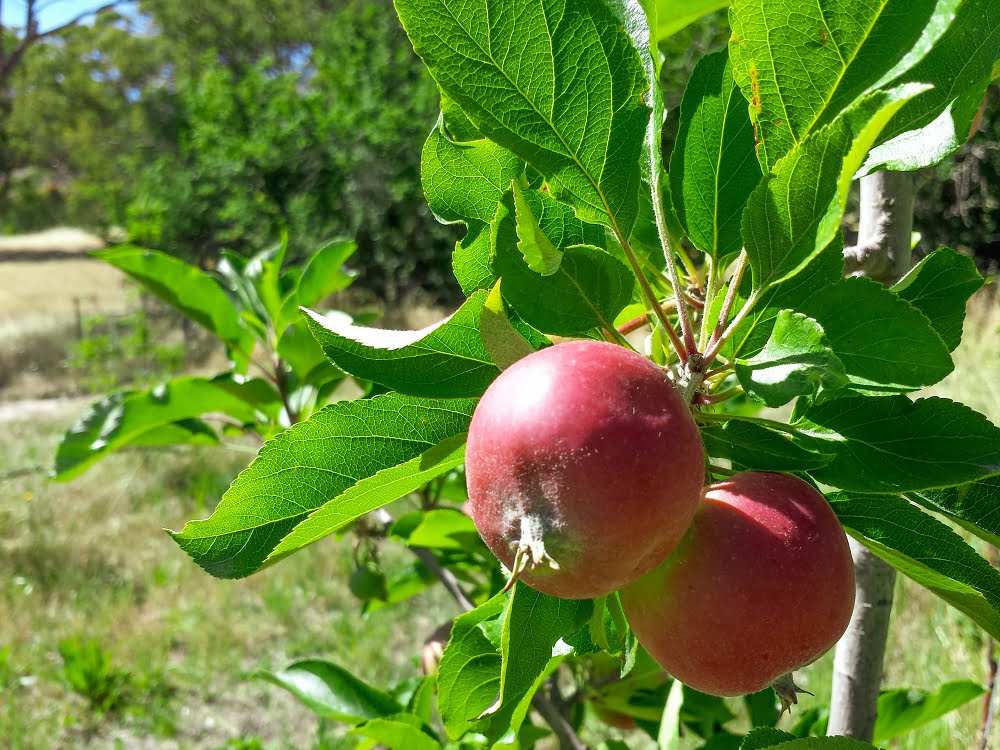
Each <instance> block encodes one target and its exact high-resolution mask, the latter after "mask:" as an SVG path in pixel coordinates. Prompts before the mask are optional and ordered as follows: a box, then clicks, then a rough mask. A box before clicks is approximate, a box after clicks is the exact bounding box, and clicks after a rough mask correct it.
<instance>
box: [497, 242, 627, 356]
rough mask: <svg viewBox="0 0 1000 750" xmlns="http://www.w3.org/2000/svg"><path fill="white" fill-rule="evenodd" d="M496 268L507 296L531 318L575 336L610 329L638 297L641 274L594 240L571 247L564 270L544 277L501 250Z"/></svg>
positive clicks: (540, 326)
mask: <svg viewBox="0 0 1000 750" xmlns="http://www.w3.org/2000/svg"><path fill="white" fill-rule="evenodd" d="M496 268H497V271H498V272H499V275H500V276H501V277H502V278H503V281H502V291H503V296H504V298H505V299H506V300H507V301H508V302H510V304H511V306H512V307H513V308H514V309H515V310H516V311H517V313H518V315H520V316H521V318H523V319H524V321H525V322H526V323H528V324H529V325H531V326H533V327H534V328H537V329H539V330H541V331H544V332H545V333H552V334H556V335H560V336H572V335H575V334H581V333H585V332H586V331H589V330H591V329H593V328H597V327H601V328H604V329H606V330H609V329H610V328H611V327H612V322H613V321H614V319H615V317H616V316H617V315H618V313H619V312H621V311H622V310H623V309H624V308H625V306H626V305H627V304H628V303H629V300H631V298H632V290H633V288H634V286H635V277H634V276H633V275H632V273H631V272H630V271H629V269H628V267H627V266H625V265H624V264H623V263H622V262H621V261H619V260H617V259H616V258H615V257H614V256H612V255H610V254H608V253H607V252H606V251H604V250H601V249H599V248H596V247H593V246H592V245H574V246H572V247H568V248H566V250H565V252H564V254H563V259H562V263H561V264H560V266H559V270H558V271H557V272H556V273H555V274H553V275H552V276H548V277H545V276H538V275H537V274H535V273H534V272H533V271H531V270H529V269H527V267H525V266H524V265H523V263H522V262H520V261H519V259H517V258H513V257H511V256H510V255H508V254H507V253H505V252H504V251H500V253H499V254H498V256H497V260H496Z"/></svg>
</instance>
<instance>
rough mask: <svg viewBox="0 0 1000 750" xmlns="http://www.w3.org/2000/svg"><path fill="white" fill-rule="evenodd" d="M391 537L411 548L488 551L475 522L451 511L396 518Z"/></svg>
mask: <svg viewBox="0 0 1000 750" xmlns="http://www.w3.org/2000/svg"><path fill="white" fill-rule="evenodd" d="M389 535H390V536H391V537H393V538H395V539H400V540H402V541H403V542H405V543H406V544H408V545H409V546H411V547H429V548H431V549H447V550H474V551H477V552H478V551H480V550H485V549H486V547H485V545H484V544H483V541H482V539H480V538H479V532H478V531H476V525H475V524H474V523H473V522H472V519H471V518H469V517H468V516H467V515H465V514H464V513H462V512H461V511H460V510H455V509H452V508H435V509H433V510H418V511H413V512H412V513H407V514H406V515H404V516H400V517H399V518H397V519H396V522H395V523H394V524H393V525H392V528H391V529H390V530H389Z"/></svg>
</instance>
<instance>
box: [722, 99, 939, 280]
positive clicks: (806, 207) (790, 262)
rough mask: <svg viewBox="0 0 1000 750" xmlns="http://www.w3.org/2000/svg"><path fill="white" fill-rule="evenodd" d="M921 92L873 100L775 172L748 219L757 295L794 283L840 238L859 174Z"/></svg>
mask: <svg viewBox="0 0 1000 750" xmlns="http://www.w3.org/2000/svg"><path fill="white" fill-rule="evenodd" d="M922 90H923V88H922V87H921V86H917V85H909V86H904V87H902V88H900V89H894V90H893V91H890V92H876V93H874V94H871V95H869V96H866V97H865V98H863V99H862V100H860V101H859V103H858V104H857V105H855V106H854V107H853V108H852V109H851V110H850V111H849V112H846V113H845V114H844V115H843V116H841V117H839V118H837V119H836V120H834V121H833V122H832V123H831V124H830V125H827V126H826V127H824V128H821V129H820V130H817V131H815V132H813V133H812V134H810V135H809V136H808V137H807V138H805V140H803V141H802V142H801V143H799V144H797V145H796V146H795V148H793V149H792V150H791V151H789V152H788V154H787V155H785V156H783V157H782V158H781V159H780V160H779V161H778V162H777V163H775V164H774V168H773V171H772V172H771V174H769V175H768V176H767V177H765V179H764V180H763V181H762V182H761V183H760V184H759V185H758V186H757V187H756V189H754V191H753V193H751V194H750V198H749V199H748V200H747V205H746V209H745V210H744V211H743V218H742V231H743V242H744V244H745V246H746V251H747V256H748V259H749V262H750V267H751V269H753V285H754V289H755V290H758V292H759V291H762V290H763V289H765V288H766V287H768V286H771V285H772V284H777V283H779V282H781V281H782V280H784V279H788V278H790V277H792V276H794V275H795V274H796V273H798V272H799V271H801V270H802V268H803V267H804V266H805V265H806V264H807V263H808V262H809V261H810V260H811V259H812V258H813V257H814V256H816V255H817V254H818V253H819V252H820V251H821V250H823V248H825V247H827V245H828V244H829V243H830V242H831V241H832V240H833V239H834V237H835V236H836V235H838V234H839V233H840V231H841V229H840V224H841V219H842V217H843V214H844V206H845V205H846V202H847V194H848V190H849V188H850V185H851V180H852V178H853V176H854V173H855V172H856V171H857V169H858V167H860V166H861V162H862V161H863V160H864V156H865V154H866V153H867V151H868V149H869V148H870V147H871V145H872V143H874V141H875V138H876V137H877V136H878V134H879V132H880V131H881V129H882V127H883V126H884V125H885V123H886V122H887V121H888V119H889V118H890V117H891V116H892V115H893V113H895V112H896V111H898V110H899V108H900V107H901V106H903V104H904V103H905V102H906V101H908V100H909V99H911V98H912V97H913V96H915V95H916V94H918V93H919V92H920V91H922Z"/></svg>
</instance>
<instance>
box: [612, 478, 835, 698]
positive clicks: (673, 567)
mask: <svg viewBox="0 0 1000 750" xmlns="http://www.w3.org/2000/svg"><path fill="white" fill-rule="evenodd" d="M621 602H622V607H623V609H624V610H625V615H626V617H627V618H628V621H629V625H630V626H631V627H632V631H633V632H634V633H635V635H636V637H637V638H638V639H639V642H640V643H641V644H642V645H643V646H645V647H646V649H647V650H648V651H649V653H650V654H651V655H652V656H653V657H654V658H655V659H656V660H657V661H658V662H659V663H660V664H661V665H662V666H663V668H664V669H666V670H667V671H668V672H669V673H670V674H672V675H673V676H674V677H676V678H677V679H679V680H680V681H681V682H683V683H685V684H686V685H690V686H691V687H693V688H695V689H696V690H700V691H702V692H703V693H711V694H712V695H722V696H735V695H745V694H747V693H753V692H756V691H758V690H762V689H764V688H765V687H767V686H768V685H773V686H774V687H775V689H776V691H778V693H779V696H781V697H782V700H783V701H785V700H787V701H788V702H794V691H793V690H792V688H791V685H792V683H791V679H790V678H789V677H786V676H787V675H788V674H789V673H791V672H792V671H793V670H795V669H798V668H800V667H803V666H805V665H806V664H809V663H811V662H812V661H814V660H815V659H817V658H818V657H819V656H821V655H822V654H823V653H824V652H825V651H827V650H828V649H829V648H830V647H831V646H833V645H834V644H835V643H836V642H837V640H838V639H839V638H840V636H841V635H842V634H843V632H844V630H845V629H846V628H847V624H848V622H849V621H850V618H851V611H852V609H853V608H854V565H853V563H852V560H851V551H850V547H849V546H848V544H847V537H846V536H845V534H844V530H843V528H842V527H841V525H840V522H839V521H838V520H837V517H836V515H835V514H834V512H833V510H832V508H831V507H830V505H829V503H827V502H826V500H825V499H824V498H823V496H822V495H821V494H820V493H819V492H817V491H816V490H815V489H813V487H812V486H810V485H809V484H807V483H806V482H805V481H803V480H801V479H798V478H797V477H793V476H789V475H787V474H772V473H766V472H745V473H742V474H737V475H735V476H733V477H730V478H729V479H727V480H725V481H723V482H719V483H717V484H714V485H712V486H711V487H709V488H708V490H707V491H706V492H705V497H704V500H703V501H702V503H701V504H700V506H699V507H698V512H697V514H696V515H695V518H694V522H693V524H692V525H691V529H690V530H689V531H688V533H687V535H686V536H685V537H684V539H683V540H682V541H681V543H680V545H678V547H677V549H676V551H675V552H674V553H673V554H672V555H671V556H670V557H669V558H667V560H666V561H665V562H664V563H663V564H662V565H660V566H659V567H658V568H657V569H656V570H654V571H653V572H652V573H650V574H649V575H647V576H645V577H643V578H642V579H640V580H638V581H636V582H635V583H634V584H632V585H631V586H629V587H628V588H626V589H625V590H624V591H622V592H621ZM782 678H784V679H782ZM776 681H778V683H777V684H774V683H775V682H776ZM783 687H784V688H786V690H791V691H792V692H791V695H790V696H786V695H782V688H783Z"/></svg>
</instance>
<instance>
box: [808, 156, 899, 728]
mask: <svg viewBox="0 0 1000 750" xmlns="http://www.w3.org/2000/svg"><path fill="white" fill-rule="evenodd" d="M912 230H913V175H912V174H910V173H907V172H876V173H875V174H873V175H869V176H867V177H863V178H862V179H861V221H860V227H859V232H858V244H857V247H853V248H847V249H846V250H845V251H844V261H845V267H846V271H847V273H849V274H853V275H864V276H870V277H871V278H873V279H877V280H878V281H881V282H883V283H892V282H893V281H895V280H896V279H898V278H900V277H901V276H903V275H904V274H905V273H906V272H907V271H909V270H910V265H911V253H910V235H911V232H912ZM875 335H877V332H876V334H875ZM851 554H852V555H853V557H854V571H855V576H856V579H857V587H858V588H857V595H856V597H855V600H854V614H853V615H852V616H851V623H850V625H848V627H847V631H846V632H845V633H844V635H843V637H842V638H841V639H840V642H839V643H838V644H837V650H836V653H835V655H834V662H833V695H832V698H831V702H830V723H829V725H828V728H827V734H829V735H831V736H834V735H839V736H844V737H853V738H855V739H858V740H863V741H865V742H871V739H872V733H873V732H874V729H875V720H876V718H877V711H876V704H877V702H878V693H879V688H880V686H881V683H882V662H883V659H884V657H885V646H886V639H887V636H888V634H889V615H890V614H891V612H892V594H893V588H894V586H895V583H896V571H895V569H894V568H893V567H892V566H890V565H888V564H886V563H884V562H882V560H880V559H879V558H878V557H876V556H875V555H873V554H872V553H871V552H869V551H868V550H867V549H866V548H865V547H864V546H862V545H861V544H859V543H858V542H855V541H854V540H853V539H852V540H851Z"/></svg>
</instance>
